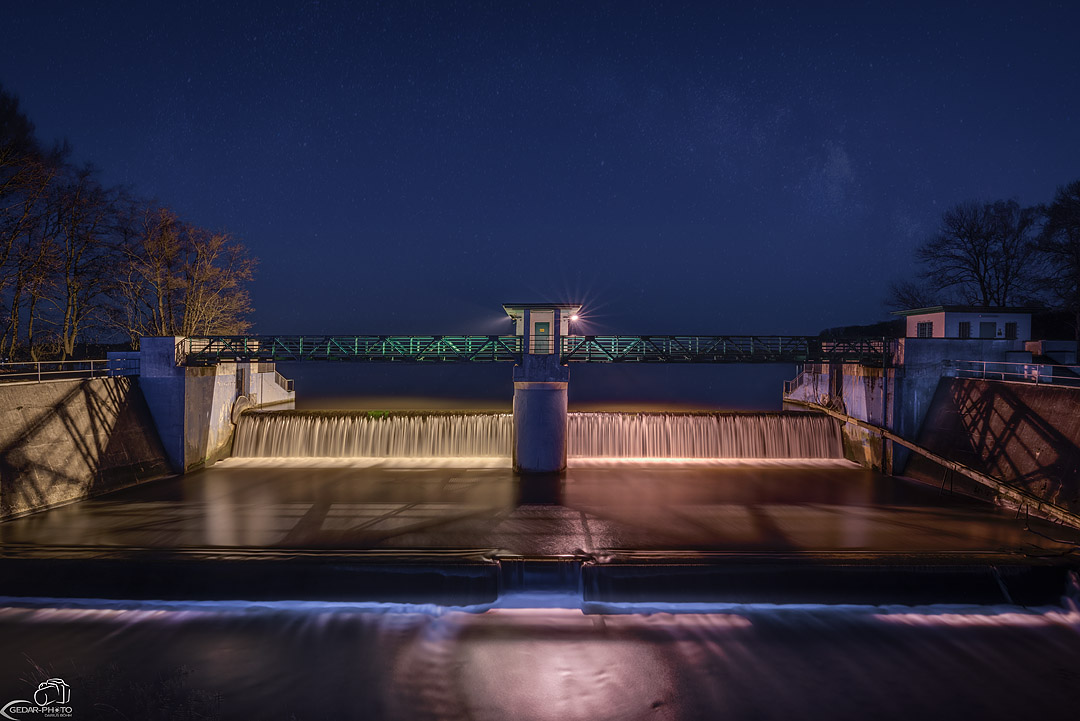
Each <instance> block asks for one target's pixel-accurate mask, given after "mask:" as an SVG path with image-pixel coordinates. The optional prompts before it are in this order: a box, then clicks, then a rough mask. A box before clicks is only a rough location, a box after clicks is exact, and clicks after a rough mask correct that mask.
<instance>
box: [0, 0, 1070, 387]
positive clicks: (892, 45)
mask: <svg viewBox="0 0 1080 721" xmlns="http://www.w3.org/2000/svg"><path fill="white" fill-rule="evenodd" d="M809 5H810V4H809V3H793V4H791V5H790V6H788V7H783V6H782V5H781V4H780V3H762V4H761V7H759V8H754V7H752V3H738V4H735V3H730V4H728V3H704V2H702V3H661V2H649V3H630V2H618V3H615V2H612V3H581V2H571V3H534V4H531V5H525V4H524V3H517V2H490V3H452V2H434V1H432V2H429V3H388V4H382V3H380V4H374V3H348V4H346V3H331V2H307V3H255V2H252V3H225V2H206V3H201V2H199V3H192V2H185V3H175V4H174V3H143V2H126V3H120V2H116V3H74V2H71V3H57V2H38V3H19V4H17V5H11V6H8V7H5V10H4V19H5V32H4V36H5V38H4V43H3V48H2V49H0V83H3V84H4V86H5V87H6V88H7V89H8V90H9V91H11V92H14V93H16V94H17V95H18V96H19V97H20V99H21V101H22V106H23V108H24V110H25V112H26V113H27V114H28V115H29V116H30V118H31V120H33V122H34V123H35V124H36V126H37V129H38V134H39V137H40V138H41V139H42V140H45V141H52V140H54V139H58V138H67V139H69V140H70V141H71V143H72V144H73V146H74V149H75V157H76V159H78V160H80V161H81V160H87V161H92V162H93V163H94V164H96V165H97V166H99V167H100V168H101V169H102V171H103V177H104V179H105V180H106V181H107V182H110V183H121V184H130V185H131V186H133V187H134V188H135V189H136V191H137V192H139V193H141V194H143V195H145V196H149V197H156V198H157V199H159V200H160V201H162V202H163V203H166V204H168V205H171V206H172V207H173V208H175V209H176V210H177V211H178V212H179V213H180V214H181V215H182V216H184V217H185V218H187V219H189V220H190V221H192V222H195V223H197V224H200V225H203V226H205V227H208V228H212V229H225V230H228V231H230V232H232V233H234V234H235V235H236V236H238V237H239V238H241V239H242V240H243V241H244V242H245V243H246V244H247V245H248V247H249V248H250V249H251V251H252V252H253V254H254V255H256V256H257V257H258V258H259V259H260V267H259V273H258V279H257V281H256V283H255V284H254V285H253V288H252V290H253V298H254V305H255V308H256V314H255V316H254V319H255V331H256V332H260V333H301V332H303V333H325V332H336V333H394V332H397V333H410V332H414V333H470V332H472V333H495V332H508V330H509V327H510V324H509V322H508V321H506V320H505V316H504V315H502V312H501V308H500V305H501V303H503V302H507V301H534V300H557V301H575V300H579V301H582V302H584V303H585V304H586V309H585V315H586V316H587V318H588V322H589V325H588V326H587V328H588V330H589V331H590V332H594V333H603V332H622V333H702V334H710V333H769V334H777V333H793V334H794V333H817V332H818V331H819V330H821V329H822V328H825V327H830V326H837V325H846V324H855V323H869V322H874V321H877V320H881V319H883V318H885V317H887V311H886V309H885V307H884V305H883V299H884V296H885V293H886V290H887V286H888V283H889V282H890V281H892V280H897V279H900V278H903V277H905V276H907V275H910V274H912V273H913V272H914V271H913V264H912V251H913V248H914V247H915V245H916V244H917V243H918V242H920V241H921V240H924V239H925V238H926V237H927V236H928V235H929V234H931V233H932V232H933V231H934V229H935V227H936V224H937V221H938V219H939V217H940V214H941V212H942V210H944V209H945V208H947V207H948V206H950V205H952V204H954V203H957V202H960V201H964V200H969V199H974V200H994V199H999V198H1015V199H1017V200H1018V201H1020V202H1021V203H1023V204H1031V203H1037V202H1047V201H1049V200H1050V199H1051V198H1052V195H1053V192H1054V190H1055V188H1056V187H1057V186H1059V185H1062V184H1064V183H1066V182H1069V181H1071V180H1075V179H1077V178H1080V144H1078V143H1077V140H1076V138H1077V135H1076V128H1077V127H1078V124H1080V93H1078V92H1077V90H1078V88H1080V41H1078V40H1077V34H1076V30H1077V27H1080V4H1077V3H1073V2H1061V3H1044V2H1027V3H998V4H995V3H989V2H975V3H926V4H917V3H911V2H904V3H893V4H891V6H890V7H884V8H883V7H881V6H880V4H877V3H830V4H829V5H828V6H827V7H826V8H825V9H822V8H812V7H809ZM600 371H604V372H603V373H599V372H600ZM706 371H707V372H710V373H712V374H713V375H711V376H709V378H710V379H713V378H716V379H719V378H720V376H721V375H723V374H724V373H725V371H723V370H722V369H715V368H713V369H693V370H692V371H691V372H690V373H688V374H686V375H684V376H681V378H684V379H685V378H697V377H698V376H700V375H701V373H702V372H706ZM365 372H368V371H365ZM368 373H369V376H370V377H371V378H374V379H376V381H373V382H374V383H375V385H376V386H378V388H376V389H375V390H379V389H382V390H389V391H391V392H395V390H396V388H397V386H395V385H394V384H395V383H399V382H405V381H397V380H393V378H397V377H399V376H401V377H404V376H402V374H401V373H400V372H398V371H397V370H395V371H393V372H384V371H378V372H368ZM439 373H440V375H439V378H440V379H441V380H440V383H443V384H446V383H448V384H450V385H460V386H461V389H462V393H460V395H464V394H465V393H464V391H465V390H468V387H469V385H470V383H472V382H473V380H474V379H475V378H479V377H480V376H479V375H477V374H482V375H483V377H493V378H497V379H498V382H497V383H496V386H497V389H496V390H495V391H494V393H495V394H496V395H500V394H501V395H503V396H506V395H507V394H508V390H507V389H508V386H509V369H508V368H505V367H502V366H496V367H495V368H487V369H473V370H453V371H440V372H439ZM575 373H576V374H577V375H576V376H575V377H576V378H581V377H586V378H594V379H595V383H594V384H593V387H594V388H597V389H599V388H601V387H604V386H605V384H606V386H608V387H610V388H609V390H610V393H609V395H612V394H614V395H618V393H619V388H620V384H621V385H622V386H623V387H625V386H626V385H627V384H634V383H636V381H633V380H629V379H631V377H633V372H629V371H625V370H622V369H611V368H608V369H606V370H605V369H595V370H594V369H588V370H583V371H581V372H579V371H578V370H576V369H575ZM598 373H599V375H598ZM649 373H653V374H654V376H652V377H655V378H657V379H661V378H662V379H664V380H663V381H662V382H660V381H659V380H658V382H657V388H658V389H657V390H655V391H650V392H649V393H645V392H641V393H639V394H638V395H639V396H641V397H644V396H650V393H651V394H652V396H655V397H657V398H664V397H675V396H679V397H683V396H685V395H686V394H692V393H693V390H692V389H693V387H694V386H695V384H697V383H698V381H697V380H693V381H685V380H683V381H675V380H671V378H672V374H670V373H668V372H667V371H659V370H658V371H649ZM732 373H733V372H732V371H727V375H726V376H724V377H725V378H727V379H729V381H730V379H733V378H735V377H737V376H738V375H739V374H738V373H735V374H734V375H732ZM658 374H659V375H658ZM695 374H697V376H695ZM601 375H603V376H604V378H600V376H601ZM742 375H743V376H744V377H745V379H753V380H749V381H745V382H744V381H739V382H738V383H734V382H729V381H725V380H717V382H716V384H715V388H712V389H711V392H712V393H713V395H712V396H710V398H709V401H710V402H716V403H721V404H723V403H725V402H729V403H730V404H734V405H751V406H752V405H755V404H757V405H762V404H763V403H765V402H764V401H761V400H760V398H763V397H765V396H767V397H768V399H769V402H772V403H777V404H778V402H779V393H780V391H779V388H778V387H777V386H776V382H777V380H778V379H779V378H783V377H788V376H790V375H792V369H791V368H783V369H778V368H771V369H767V370H766V369H757V370H747V371H745V372H742ZM774 376H775V377H774ZM322 377H323V378H324V379H325V378H327V377H329V375H327V374H326V373H323V374H322ZM410 377H411V378H413V379H414V380H415V378H416V377H417V376H416V375H415V371H414V372H413V375H412V376H410ZM432 378H434V376H432ZM378 379H381V380H378ZM605 379H606V380H605ZM758 381H760V382H758ZM410 382H412V381H410ZM680 383H682V384H683V385H685V386H686V387H685V388H683V387H681V386H680V385H679V384H680ZM711 383H712V381H711V380H710V384H711ZM748 383H749V384H750V385H753V386H754V387H755V388H757V395H753V394H748V392H747V391H746V390H745V387H746V386H747V384H748ZM380 384H381V385H380ZM574 385H575V384H573V383H572V398H573V397H574V396H573V393H574V388H573V386H574ZM663 388H667V389H668V390H667V391H664V390H663ZM762 388H765V391H764V392H762V390H761V389H762ZM725 389H726V390H725ZM639 390H640V389H639ZM446 392H447V393H450V391H446ZM597 392H598V393H599V390H598V391H597ZM579 393H580V392H579ZM665 393H666V394H667V395H665ZM762 393H764V395H762ZM600 395H603V393H600ZM706 395H708V394H706ZM652 396H650V397H652ZM580 397H584V396H580V395H579V398H580ZM765 404H766V405H767V403H765Z"/></svg>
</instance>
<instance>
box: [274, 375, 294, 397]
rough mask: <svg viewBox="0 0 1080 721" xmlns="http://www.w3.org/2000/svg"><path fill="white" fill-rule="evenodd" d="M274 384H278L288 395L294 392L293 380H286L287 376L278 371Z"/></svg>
mask: <svg viewBox="0 0 1080 721" xmlns="http://www.w3.org/2000/svg"><path fill="white" fill-rule="evenodd" d="M274 382H275V383H277V384H278V386H279V387H280V388H281V389H282V390H283V391H286V392H288V393H292V392H293V379H292V378H286V377H285V376H283V375H281V374H280V373H278V372H277V371H274Z"/></svg>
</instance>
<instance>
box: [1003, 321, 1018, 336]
mask: <svg viewBox="0 0 1080 721" xmlns="http://www.w3.org/2000/svg"><path fill="white" fill-rule="evenodd" d="M1005 337H1006V338H1007V339H1009V340H1016V323H1006V324H1005Z"/></svg>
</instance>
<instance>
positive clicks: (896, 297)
mask: <svg viewBox="0 0 1080 721" xmlns="http://www.w3.org/2000/svg"><path fill="white" fill-rule="evenodd" d="M935 305H941V301H940V300H939V299H938V298H937V296H935V295H934V291H933V290H931V289H930V288H928V287H926V285H925V284H924V283H918V282H916V281H912V280H902V281H898V282H895V283H891V284H890V285H889V294H888V296H887V297H886V299H885V306H886V307H887V308H890V309H892V310H913V309H915V308H929V307H931V306H935Z"/></svg>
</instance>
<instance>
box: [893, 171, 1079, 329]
mask: <svg viewBox="0 0 1080 721" xmlns="http://www.w3.org/2000/svg"><path fill="white" fill-rule="evenodd" d="M916 261H917V262H918V264H919V266H920V273H919V276H918V280H910V281H904V282H901V283H895V284H893V285H892V287H891V289H890V294H889V299H888V301H887V304H888V305H889V306H890V307H892V308H894V309H897V310H902V309H910V308H926V307H931V306H937V305H953V304H956V305H976V306H997V307H1006V306H1014V307H1015V306H1031V307H1033V310H1036V316H1035V318H1034V319H1033V320H1035V321H1036V324H1037V325H1039V324H1041V328H1040V330H1041V332H1042V333H1043V334H1044V335H1042V336H1041V337H1044V338H1052V337H1061V332H1062V330H1066V332H1068V335H1070V336H1072V337H1073V338H1074V339H1076V340H1077V341H1080V180H1077V181H1073V182H1072V183H1069V184H1068V185H1066V186H1064V187H1061V188H1058V190H1057V193H1056V194H1055V195H1054V198H1053V200H1052V201H1051V202H1050V203H1049V204H1046V205H1036V206H1033V207H1030V208H1024V207H1021V206H1020V205H1019V204H1018V203H1017V202H1016V201H1014V200H997V201H990V202H966V203H960V204H957V205H955V206H953V207H951V208H949V209H948V210H946V211H945V212H944V213H943V214H942V217H941V225H940V226H939V228H938V230H937V232H936V233H935V234H934V235H933V236H932V237H930V238H928V239H927V240H925V241H924V242H923V243H922V244H920V245H919V246H918V248H917V249H916Z"/></svg>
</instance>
